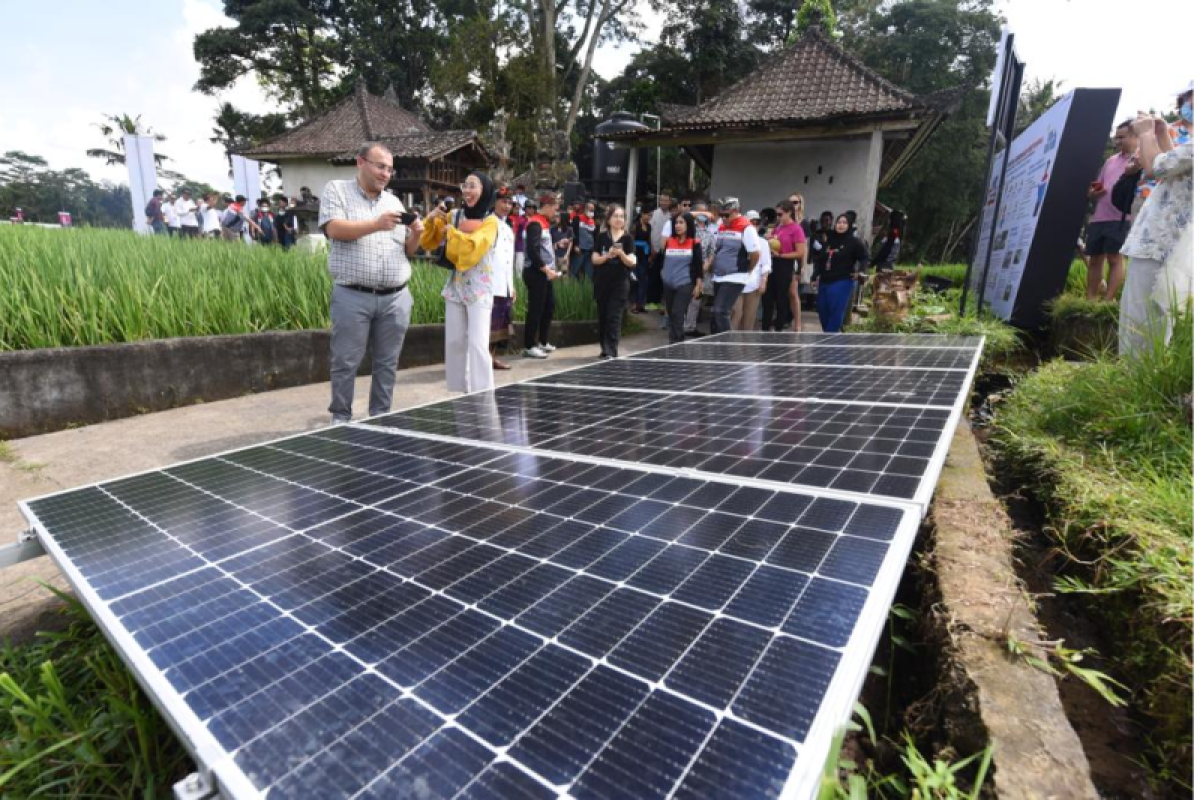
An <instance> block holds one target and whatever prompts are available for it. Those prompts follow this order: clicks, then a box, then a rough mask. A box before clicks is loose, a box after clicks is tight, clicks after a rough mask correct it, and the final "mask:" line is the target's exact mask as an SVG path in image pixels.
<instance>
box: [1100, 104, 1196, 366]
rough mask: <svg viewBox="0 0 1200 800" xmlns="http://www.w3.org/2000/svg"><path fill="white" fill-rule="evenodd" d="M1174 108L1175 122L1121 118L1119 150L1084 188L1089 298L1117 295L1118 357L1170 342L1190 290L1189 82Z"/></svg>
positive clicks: (1191, 181) (1191, 175)
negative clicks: (1087, 212)
mask: <svg viewBox="0 0 1200 800" xmlns="http://www.w3.org/2000/svg"><path fill="white" fill-rule="evenodd" d="M1175 107H1176V111H1177V112H1178V115H1179V118H1178V119H1177V120H1176V121H1175V122H1171V123H1168V122H1166V121H1165V120H1163V119H1162V118H1160V117H1156V116H1152V115H1149V114H1139V115H1138V116H1137V117H1136V118H1134V119H1128V120H1125V121H1124V122H1122V123H1120V124H1119V125H1118V126H1117V129H1116V133H1115V135H1114V137H1113V141H1114V145H1115V149H1116V152H1114V153H1113V155H1111V156H1110V157H1109V158H1108V159H1106V160H1105V162H1104V164H1103V165H1102V166H1101V167H1100V172H1099V174H1098V175H1097V176H1096V180H1094V181H1093V182H1092V184H1091V186H1090V187H1089V188H1088V199H1089V200H1090V201H1092V202H1093V203H1094V204H1095V205H1094V208H1093V210H1092V214H1091V218H1090V219H1089V221H1088V224H1087V227H1086V229H1085V231H1084V244H1083V249H1084V256H1085V258H1086V259H1087V267H1088V280H1087V296H1088V299H1091V300H1108V301H1114V300H1116V299H1117V298H1118V296H1119V297H1120V301H1121V324H1120V331H1119V348H1120V352H1121V354H1122V355H1132V354H1135V353H1139V352H1144V351H1145V350H1146V349H1147V348H1149V347H1150V343H1151V342H1152V341H1154V340H1157V339H1162V340H1164V341H1166V340H1169V339H1170V335H1171V326H1172V324H1173V321H1174V319H1175V316H1176V312H1177V311H1178V310H1180V309H1181V308H1182V307H1183V306H1185V305H1186V304H1187V302H1188V300H1189V299H1190V298H1191V295H1192V282H1193V269H1194V265H1193V253H1192V248H1191V246H1190V245H1191V241H1192V226H1193V214H1194V211H1193V197H1194V170H1193V150H1194V145H1193V142H1192V128H1193V124H1194V122H1193V120H1194V110H1193V83H1192V82H1191V81H1189V82H1188V84H1187V86H1186V87H1184V88H1182V89H1181V90H1180V91H1179V92H1178V93H1177V94H1176V103H1175ZM1126 259H1128V264H1126ZM1105 267H1107V274H1106V272H1105ZM1122 289H1123V290H1124V291H1122Z"/></svg>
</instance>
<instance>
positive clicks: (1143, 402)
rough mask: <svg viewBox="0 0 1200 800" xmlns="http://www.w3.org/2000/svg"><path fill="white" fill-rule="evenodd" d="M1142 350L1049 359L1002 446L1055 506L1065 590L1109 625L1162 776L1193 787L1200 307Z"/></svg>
mask: <svg viewBox="0 0 1200 800" xmlns="http://www.w3.org/2000/svg"><path fill="white" fill-rule="evenodd" d="M1175 330H1176V337H1175V338H1174V340H1173V341H1172V342H1171V343H1170V344H1169V345H1164V344H1162V342H1157V343H1156V344H1155V345H1154V346H1153V348H1152V350H1151V352H1150V353H1148V354H1147V355H1146V356H1144V357H1142V358H1132V359H1131V358H1125V359H1118V358H1115V357H1112V356H1109V355H1103V354H1099V355H1098V356H1097V358H1096V360H1095V361H1092V362H1088V363H1068V362H1066V361H1061V360H1058V361H1052V362H1049V363H1047V364H1045V365H1044V366H1043V367H1042V368H1041V369H1039V370H1038V371H1036V372H1034V373H1031V374H1030V375H1029V376H1027V377H1026V378H1025V379H1024V380H1022V381H1021V382H1020V383H1019V384H1018V385H1017V386H1016V387H1015V389H1014V391H1013V393H1012V395H1011V397H1010V398H1009V399H1008V400H1007V401H1006V402H1005V403H1004V404H1003V405H1002V406H1001V407H1000V409H999V412H998V414H997V417H996V426H995V433H994V435H993V437H992V441H993V443H994V444H995V445H996V446H997V447H998V448H999V449H1000V453H1001V455H1002V457H1003V458H1002V461H1003V463H1004V464H1006V465H1007V467H1008V468H1009V469H1010V470H1011V471H1012V472H1013V477H1014V478H1016V479H1017V481H1018V482H1019V483H1020V484H1021V485H1023V486H1026V487H1028V490H1029V491H1030V492H1032V493H1033V494H1034V495H1035V496H1036V497H1037V498H1038V499H1039V500H1041V501H1042V502H1043V503H1044V504H1045V506H1046V508H1047V509H1048V511H1049V520H1048V528H1049V531H1050V533H1051V535H1052V536H1053V537H1054V540H1055V544H1056V546H1057V549H1058V552H1059V554H1060V556H1061V558H1060V563H1061V572H1060V577H1059V579H1058V581H1057V587H1056V588H1057V589H1058V590H1059V591H1064V592H1072V593H1077V594H1080V595H1083V596H1084V597H1086V598H1088V602H1089V604H1090V605H1092V606H1093V607H1094V609H1095V610H1096V611H1097V612H1099V613H1100V614H1101V615H1102V616H1103V617H1104V618H1105V619H1106V620H1107V621H1108V623H1109V624H1108V628H1109V630H1111V631H1112V633H1113V638H1114V641H1113V643H1112V645H1113V648H1114V653H1111V654H1108V655H1109V656H1110V657H1111V658H1113V660H1114V661H1115V662H1116V663H1117V664H1118V672H1119V677H1120V679H1121V680H1122V682H1124V683H1126V684H1128V685H1129V686H1130V687H1131V688H1132V690H1133V705H1134V706H1135V707H1136V708H1138V709H1139V710H1140V711H1143V712H1145V713H1146V714H1147V715H1149V717H1151V718H1152V719H1153V720H1154V736H1153V739H1154V740H1155V742H1156V750H1157V751H1158V752H1159V754H1160V755H1159V759H1160V760H1161V761H1162V763H1161V764H1157V765H1154V766H1155V768H1156V770H1155V771H1156V772H1158V773H1159V774H1163V770H1162V768H1163V767H1164V766H1167V767H1168V769H1167V774H1168V775H1169V776H1170V778H1169V779H1170V780H1171V781H1174V782H1175V783H1177V784H1178V785H1177V786H1175V787H1174V790H1175V791H1178V789H1179V788H1180V786H1189V787H1190V784H1191V781H1192V773H1191V764H1192V752H1193V742H1192V691H1193V683H1194V680H1193V668H1192V647H1193V641H1194V630H1193V620H1194V601H1193V593H1194V562H1193V549H1192V545H1193V533H1194V522H1193V499H1194V490H1193V477H1192V466H1193V456H1194V451H1193V423H1192V410H1191V396H1192V391H1193V336H1192V313H1191V312H1190V311H1189V312H1188V313H1187V314H1186V315H1185V316H1184V317H1183V318H1182V319H1181V320H1179V322H1178V324H1177V325H1176V328H1175Z"/></svg>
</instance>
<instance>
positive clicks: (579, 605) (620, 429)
mask: <svg viewBox="0 0 1200 800" xmlns="http://www.w3.org/2000/svg"><path fill="white" fill-rule="evenodd" d="M978 347H979V340H978V339H974V338H971V337H930V336H915V335H914V336H883V335H873V334H869V335H844V334H837V335H827V334H759V333H731V334H723V335H721V336H718V337H709V338H706V339H705V340H703V341H701V342H690V343H686V344H683V345H677V346H672V347H669V348H661V349H660V350H658V351H654V352H651V353H647V354H643V355H644V357H638V358H635V359H622V360H619V361H616V362H608V363H606V364H599V365H593V366H589V367H585V368H582V369H578V370H574V371H573V372H570V373H562V374H559V375H554V376H547V377H545V378H543V379H541V380H539V381H538V382H536V383H527V384H524V385H518V386H510V387H506V388H504V389H501V390H499V391H497V392H492V393H481V394H477V395H470V396H466V397H461V398H457V399H454V400H450V401H446V402H443V403H438V404H434V405H431V406H426V407H423V408H419V409H413V410H411V411H408V412H403V413H399V414H393V415H389V416H387V417H383V418H380V419H378V420H371V421H369V422H370V424H368V425H353V426H343V427H339V428H334V429H330V430H327V431H322V432H319V433H314V434H310V435H306V436H301V437H296V438H292V439H287V440H282V441H279V442H275V443H272V444H269V445H263V446H260V447H255V448H251V449H248V450H242V451H238V452H234V453H229V454H226V455H223V456H219V457H214V458H210V459H206V460H202V461H197V462H193V463H190V464H183V465H179V466H177V467H173V468H170V469H167V470H163V471H159V472H153V473H148V474H145V475H139V476H134V477H131V478H126V479H122V480H118V481H112V482H108V483H105V484H101V485H98V486H94V487H88V488H84V489H79V490H75V491H71V492H65V493H60V494H58V495H53V496H50V497H46V498H42V499H39V500H36V501H31V502H30V503H28V504H26V506H25V510H26V513H27V515H28V516H29V517H30V519H31V521H32V522H33V523H34V525H35V527H36V528H37V529H38V530H39V533H40V534H41V535H42V537H43V542H44V543H45V544H46V545H47V547H48V549H49V550H50V551H51V553H52V554H53V555H54V557H55V559H56V560H57V561H58V562H59V564H60V566H62V567H63V569H64V571H66V572H67V574H68V576H70V577H71V581H72V583H73V584H74V585H75V587H76V589H77V590H79V591H80V593H81V595H82V596H83V597H84V599H85V601H86V602H88V604H89V607H90V608H91V609H92V610H93V613H95V614H97V615H98V618H99V619H100V621H101V624H102V625H103V626H104V627H105V629H106V630H107V631H108V632H109V634H110V635H111V636H113V637H114V638H115V640H116V642H117V644H118V647H119V648H120V649H121V650H122V652H123V653H124V654H125V655H126V657H127V658H129V659H130V660H131V661H132V663H133V665H134V667H135V670H136V671H138V673H139V674H140V675H141V676H142V678H143V680H145V681H147V682H148V683H149V685H150V687H151V694H152V696H154V697H156V699H157V700H158V701H159V702H160V703H161V704H163V705H164V706H165V709H166V711H167V713H168V716H169V717H170V718H171V719H173V720H174V721H175V722H176V723H177V724H178V725H180V726H181V727H182V728H183V729H184V734H185V739H186V740H187V741H188V742H190V743H191V746H193V747H194V748H195V749H196V751H197V753H199V754H200V757H201V759H202V761H203V762H204V764H205V766H206V767H208V768H210V769H211V770H212V771H213V774H214V775H215V776H216V777H217V780H218V782H219V783H220V785H221V788H222V791H223V792H224V793H226V794H228V795H230V796H233V797H238V798H240V797H258V796H261V795H262V794H264V793H265V794H266V795H267V796H269V797H289V798H290V797H319V798H335V797H364V798H365V797H380V798H384V797H386V798H393V797H405V796H421V797H431V798H432V797H462V798H509V797H517V798H538V797H559V796H564V795H566V794H568V793H569V794H570V796H573V797H579V798H585V797H614V798H617V797H619V798H634V797H637V798H641V797H665V796H676V797H690V798H721V797H731V798H732V797H772V796H777V795H779V794H780V793H781V792H782V791H783V790H784V788H785V785H786V786H787V788H788V789H789V790H795V791H797V792H800V793H803V792H807V791H809V790H812V789H813V788H814V786H815V782H816V780H817V778H818V776H819V772H820V766H821V762H822V761H823V758H824V756H825V751H826V748H827V745H828V740H829V738H830V736H831V735H832V734H833V731H834V729H835V727H836V725H837V724H839V723H841V722H842V721H844V719H845V716H846V714H847V713H848V710H849V707H850V703H852V701H853V696H854V694H855V693H856V691H857V688H858V686H859V684H860V682H861V677H862V674H863V670H865V668H866V665H867V664H868V663H869V658H870V654H871V651H872V649H873V647H874V640H873V637H874V635H875V634H876V633H877V632H878V630H879V628H880V626H881V625H882V623H883V620H884V618H885V616H886V609H887V607H888V605H889V604H890V601H891V595H892V592H893V591H894V588H895V584H896V582H897V581H898V580H899V572H900V567H901V566H902V564H903V562H904V559H905V557H906V555H907V551H908V549H909V547H910V546H911V541H912V537H913V535H914V533H915V528H916V522H917V520H918V518H919V517H918V515H919V511H920V509H921V506H922V504H923V503H924V502H925V501H927V499H928V496H929V492H930V491H931V486H932V483H931V481H932V479H933V478H934V476H935V471H936V468H937V466H938V465H939V464H940V458H941V457H942V454H943V453H944V445H945V443H946V441H947V435H948V431H949V427H950V426H951V425H953V424H954V421H955V414H956V409H955V408H954V406H955V405H956V403H957V400H958V397H959V396H960V394H961V393H962V392H963V391H964V390H965V386H966V383H967V382H968V381H969V380H970V377H971V375H970V367H971V365H972V364H973V360H974V358H975V355H976V353H977V351H978ZM572 384H576V385H572ZM604 387H609V388H604ZM406 431H407V432H408V433H409V434H415V435H407V434H406V433H405V432H406ZM428 436H436V437H443V438H438V439H431V438H419V437H428ZM584 456H586V457H587V458H588V459H589V460H586V461H580V460H578V458H579V457H584ZM601 460H602V461H601ZM598 461H599V462H600V463H597V462H598ZM631 462H632V463H634V464H643V465H646V466H647V467H653V468H654V470H655V471H646V470H645V469H637V468H631V467H630V466H629V464H630V463H631ZM664 468H665V469H664ZM786 484H791V486H788V485H786ZM781 485H782V486H781ZM774 487H781V490H778V491H777V490H776V488H774ZM793 487H799V491H797V489H796V488H793ZM831 490H836V492H833V491H831ZM822 493H824V494H823V495H822ZM873 497H874V498H897V499H898V500H900V501H903V502H896V503H888V502H886V501H885V500H882V499H872V498H873ZM853 498H860V499H858V500H855V499H853Z"/></svg>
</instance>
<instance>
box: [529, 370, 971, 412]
mask: <svg viewBox="0 0 1200 800" xmlns="http://www.w3.org/2000/svg"><path fill="white" fill-rule="evenodd" d="M969 379H970V373H968V372H967V371H965V370H945V369H938V370H932V369H910V368H905V367H897V368H884V367H854V368H843V367H831V366H814V367H808V368H805V369H796V368H794V367H792V366H789V365H776V364H746V365H738V364H722V363H701V362H690V361H662V360H653V359H629V358H622V359H616V360H613V361H605V362H602V363H599V364H591V365H589V366H586V367H581V368H579V369H573V370H569V371H567V372H559V373H555V374H552V375H544V376H542V377H539V378H535V379H534V380H533V381H532V382H533V383H535V384H559V385H564V386H596V387H602V388H617V389H622V388H627V389H638V390H642V391H655V392H698V393H706V394H714V395H729V396H735V397H762V398H772V399H774V398H782V399H810V400H843V401H849V402H861V403H902V404H905V405H928V406H942V407H946V408H949V407H952V406H954V405H955V403H957V401H958V399H959V395H960V394H961V391H962V388H963V386H964V384H965V383H966V382H968V381H969Z"/></svg>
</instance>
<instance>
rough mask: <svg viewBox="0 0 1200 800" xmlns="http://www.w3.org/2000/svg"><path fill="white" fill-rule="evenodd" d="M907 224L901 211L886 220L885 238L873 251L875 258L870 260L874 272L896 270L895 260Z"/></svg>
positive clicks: (898, 254)
mask: <svg viewBox="0 0 1200 800" xmlns="http://www.w3.org/2000/svg"><path fill="white" fill-rule="evenodd" d="M907 224H908V217H906V216H905V215H904V212H903V211H893V212H892V213H891V216H890V217H889V218H888V229H887V236H885V237H884V239H883V242H882V243H880V245H879V249H878V250H876V251H875V257H874V258H872V259H871V266H872V267H874V268H875V271H876V272H880V271H883V272H890V271H891V270H893V269H895V268H896V259H897V258H898V257H899V256H900V244H901V242H903V241H904V229H905V227H906V226H907Z"/></svg>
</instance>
